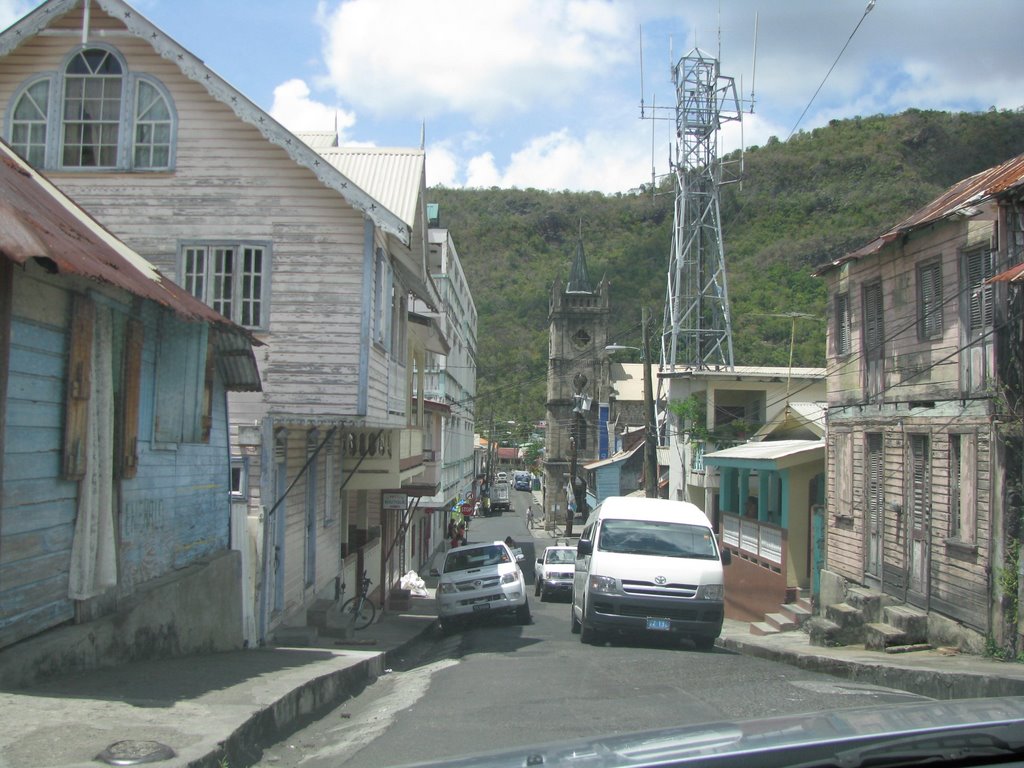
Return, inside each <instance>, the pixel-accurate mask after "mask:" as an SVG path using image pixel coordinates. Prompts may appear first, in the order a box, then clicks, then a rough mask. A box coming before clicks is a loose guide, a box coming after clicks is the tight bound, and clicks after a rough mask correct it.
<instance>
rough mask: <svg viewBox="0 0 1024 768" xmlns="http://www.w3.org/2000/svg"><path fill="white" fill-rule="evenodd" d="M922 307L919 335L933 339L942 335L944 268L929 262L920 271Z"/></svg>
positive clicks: (919, 319) (920, 310)
mask: <svg viewBox="0 0 1024 768" xmlns="http://www.w3.org/2000/svg"><path fill="white" fill-rule="evenodd" d="M918 280H919V282H920V296H919V301H920V307H919V315H918V322H919V326H918V331H919V333H918V337H919V338H921V339H931V338H934V337H936V336H941V335H942V268H941V265H939V264H929V265H927V266H924V267H922V268H921V269H920V271H919V272H918Z"/></svg>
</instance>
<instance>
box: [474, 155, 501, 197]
mask: <svg viewBox="0 0 1024 768" xmlns="http://www.w3.org/2000/svg"><path fill="white" fill-rule="evenodd" d="M465 186H467V187H479V188H484V189H486V188H488V187H498V186H502V178H501V174H500V173H499V172H498V168H497V166H495V164H494V155H492V154H491V153H490V152H485V153H484V154H482V155H477V156H476V157H474V158H471V159H470V161H469V163H468V167H467V169H466V184H465Z"/></svg>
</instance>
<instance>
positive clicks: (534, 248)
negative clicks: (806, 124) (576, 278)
mask: <svg viewBox="0 0 1024 768" xmlns="http://www.w3.org/2000/svg"><path fill="white" fill-rule="evenodd" d="M1022 152H1024V114H1022V113H1018V112H1009V111H1002V112H1000V111H995V110H992V111H989V112H987V113H977V114H973V113H972V114H964V113H961V114H950V113H945V112H922V111H919V110H910V111H907V112H904V113H903V114H900V115H895V116H875V117H868V118H861V117H857V118H853V119H849V120H835V121H833V122H832V123H831V124H830V125H829V126H827V127H825V128H819V129H815V130H813V131H810V132H806V133H804V132H801V133H799V134H797V135H795V136H793V137H792V138H791V139H789V140H788V141H786V142H781V141H778V140H777V139H774V138H772V139H770V140H769V141H768V143H767V144H766V145H765V146H763V147H752V148H750V149H748V150H747V153H746V156H745V157H744V173H743V182H742V184H731V185H728V186H725V187H723V189H722V196H721V211H722V229H723V237H724V242H725V254H726V257H725V258H726V270H727V275H728V285H729V299H730V303H731V306H732V322H733V342H734V349H735V361H736V364H737V365H786V364H787V363H788V361H789V344H790V334H791V331H792V329H794V328H795V350H794V364H795V365H801V366H820V365H824V354H825V353H824V350H825V323H824V318H825V304H826V296H825V286H824V284H823V282H822V281H821V280H820V279H818V278H815V277H812V276H811V272H812V271H813V269H814V267H815V266H816V265H819V264H821V263H823V262H825V261H827V260H830V259H834V258H836V257H838V256H841V255H843V254H844V253H847V252H849V251H851V250H853V249H855V248H857V247H859V246H861V245H864V244H865V243H867V242H868V241H870V240H871V239H873V238H874V237H875V236H877V235H878V234H880V233H881V232H883V231H885V230H886V229H888V228H889V227H891V226H893V225H894V224H896V223H898V222H899V221H901V220H902V219H904V218H905V217H907V216H908V215H910V214H911V213H913V212H914V211H915V210H916V209H918V208H920V207H921V206H922V205H924V204H925V203H927V202H929V201H930V200H932V199H934V198H935V197H937V196H938V195H939V194H940V193H941V192H942V191H943V190H945V189H946V188H947V187H948V186H950V185H951V184H953V183H955V182H957V181H959V180H960V179H962V178H965V177H967V176H970V175H971V174H974V173H977V172H978V171H981V170H984V169H986V168H989V167H991V166H993V165H996V164H998V163H1000V162H1002V161H1004V160H1007V159H1009V158H1011V157H1014V156H1015V155H1018V154H1020V153H1022ZM727 159H730V160H737V159H738V155H737V156H734V157H732V158H727ZM594 162H600V158H594ZM637 171H638V177H639V176H640V175H641V174H642V173H643V169H637ZM639 189H640V191H639V192H632V193H624V194H616V195H604V194H600V193H596V192H594V193H576V192H542V191H538V190H535V189H527V190H508V189H497V188H492V189H445V188H433V189H431V190H429V192H428V199H429V200H430V202H436V203H438V204H439V205H440V216H441V225H442V226H444V227H447V228H448V229H450V230H451V231H452V235H453V237H454V240H455V245H456V248H457V249H458V252H459V256H460V258H461V260H462V265H463V268H464V269H465V271H466V275H467V279H468V281H469V284H470V286H471V288H472V291H473V297H474V300H475V302H476V307H477V312H478V313H479V326H478V334H479V358H478V401H477V410H476V414H477V422H478V425H479V426H480V428H482V429H486V424H487V422H488V421H489V420H490V419H491V418H494V419H495V421H496V422H497V423H499V424H500V423H505V422H507V421H508V420H514V421H516V422H518V423H521V424H526V423H529V422H531V421H536V420H538V419H541V418H543V416H544V401H545V375H546V367H547V335H548V320H547V313H548V305H549V299H550V293H551V287H552V284H553V283H554V281H555V280H556V279H559V278H560V279H562V280H563V281H564V280H565V278H566V277H567V276H568V271H569V265H570V263H571V261H572V257H573V255H574V253H575V250H576V243H577V240H578V238H579V236H580V234H581V233H582V239H583V244H584V249H585V252H586V255H587V263H588V266H589V269H590V275H591V279H592V280H593V281H594V282H595V283H596V282H597V281H598V280H600V279H601V277H602V276H606V277H607V278H608V280H609V282H610V283H611V303H612V308H613V312H612V315H613V316H612V321H611V323H612V326H611V334H612V337H613V338H615V339H616V340H618V341H619V342H620V343H623V344H632V345H636V344H638V343H639V339H640V332H639V325H640V313H641V305H645V306H647V307H648V308H649V309H650V314H651V316H652V318H654V319H655V321H656V322H657V323H658V324H659V325H660V319H661V317H662V313H663V307H664V298H665V291H666V276H665V273H666V271H667V268H668V259H669V249H670V242H671V229H672V206H673V191H672V187H671V181H670V180H669V179H666V180H665V181H664V182H663V183H662V184H661V185H660V186H659V187H658V188H657V189H652V188H651V185H650V184H647V185H645V186H643V187H640V188H639ZM790 313H801V314H804V315H809V316H810V317H800V318H797V319H796V320H793V319H792V318H791V317H786V316H783V317H780V315H787V314H790ZM655 335H656V334H655ZM622 359H623V360H627V359H628V358H626V357H625V356H623V357H622Z"/></svg>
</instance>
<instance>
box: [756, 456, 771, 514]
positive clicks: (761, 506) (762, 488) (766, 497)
mask: <svg viewBox="0 0 1024 768" xmlns="http://www.w3.org/2000/svg"><path fill="white" fill-rule="evenodd" d="M772 474H773V473H772V472H771V471H770V470H767V469H762V470H761V473H760V474H759V475H758V476H757V478H758V481H759V482H758V491H757V519H758V520H759V521H761V522H762V523H764V522H767V521H768V502H769V501H771V496H772Z"/></svg>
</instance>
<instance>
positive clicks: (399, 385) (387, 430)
mask: <svg viewBox="0 0 1024 768" xmlns="http://www.w3.org/2000/svg"><path fill="white" fill-rule="evenodd" d="M0 108H2V109H3V110H4V114H3V117H4V121H3V130H4V136H5V137H6V138H7V139H9V140H10V143H11V144H12V146H13V147H14V149H15V150H16V151H17V152H18V153H19V154H20V155H22V156H23V157H25V158H26V159H27V160H28V161H29V162H30V163H31V164H32V165H33V166H35V167H37V168H39V169H42V170H44V171H45V172H46V174H47V175H48V176H49V177H50V178H51V179H52V180H53V181H54V182H55V183H56V184H58V185H59V186H61V188H63V189H65V190H66V191H67V192H68V193H69V194H70V195H72V196H73V197H75V199H76V200H77V201H78V202H79V204H81V205H82V206H83V208H85V209H86V210H87V211H88V212H89V213H90V214H91V215H92V216H94V217H95V218H96V219H97V220H98V221H101V222H103V223H104V225H105V226H106V227H108V228H109V229H110V230H111V231H112V232H113V233H115V234H116V235H117V236H118V237H120V238H121V239H123V240H124V241H125V242H126V243H128V244H130V245H131V247H133V248H134V249H135V250H136V251H138V252H139V253H141V254H143V255H144V256H145V257H146V258H147V259H149V260H150V261H152V262H153V263H154V264H156V265H157V266H158V267H159V268H160V269H162V270H163V271H164V272H165V273H166V274H168V275H172V276H174V279H175V280H176V281H177V282H178V283H179V284H180V285H181V286H183V287H184V288H185V289H186V290H187V291H188V292H189V293H191V294H193V295H194V296H196V297H198V298H200V299H201V300H203V301H204V302H206V303H207V304H209V305H210V306H211V307H212V308H214V309H216V310H217V311H219V312H220V313H222V314H223V315H224V316H226V317H228V318H230V319H231V320H233V321H235V322H236V323H238V324H240V325H241V326H243V327H245V328H246V329H248V330H249V331H251V333H252V334H253V335H254V336H255V337H256V338H257V339H258V340H259V341H261V342H262V343H263V346H262V347H260V349H259V354H258V362H259V366H260V373H261V377H262V389H261V391H260V392H258V393H252V394H244V393H238V394H237V395H235V394H233V395H232V397H231V398H230V418H231V425H232V426H231V446H232V448H231V456H232V475H231V476H232V489H231V492H232V499H233V502H234V519H235V525H234V533H233V536H234V537H235V538H236V539H237V540H239V541H244V542H245V546H244V549H245V552H244V558H243V560H244V562H245V563H246V564H247V568H246V570H245V574H244V588H245V590H246V594H247V595H248V599H247V600H246V608H245V617H244V623H245V632H246V639H247V640H248V641H249V642H250V643H261V642H264V641H266V640H268V639H271V637H272V635H273V634H274V632H275V631H276V630H277V629H278V628H281V627H284V626H286V625H290V624H305V622H306V615H307V610H308V609H309V608H310V607H311V606H314V605H316V604H317V603H318V601H325V600H326V601H333V600H335V599H337V598H338V597H339V596H341V594H342V591H343V590H344V592H345V596H350V595H351V594H352V593H353V591H354V590H355V589H356V588H357V586H358V579H359V575H360V574H361V573H362V572H363V571H364V570H365V571H367V572H368V574H369V576H370V577H371V579H372V580H373V582H374V586H373V588H374V590H375V594H376V595H377V596H378V597H381V596H385V595H386V594H387V589H388V588H389V587H390V586H391V585H392V582H393V581H394V580H396V578H397V573H396V568H397V565H396V562H397V561H396V560H395V559H394V556H395V555H396V554H397V551H398V550H396V546H397V542H398V541H399V540H400V539H403V538H404V537H405V535H406V533H407V531H408V524H409V522H410V520H409V516H410V514H411V512H412V510H413V509H414V507H415V504H416V500H417V499H418V498H419V497H420V496H421V495H428V496H429V495H433V493H435V492H436V487H435V486H437V485H438V484H437V483H432V484H429V485H430V487H426V485H425V484H424V483H423V482H421V480H422V479H423V476H424V473H425V472H427V471H428V467H427V466H426V465H427V463H428V457H429V456H432V455H434V451H435V450H436V448H439V447H440V446H439V445H438V446H436V447H435V446H434V445H430V446H426V445H425V444H424V440H425V428H424V426H425V417H424V411H423V409H424V403H423V400H422V399H421V400H420V401H419V403H418V404H415V403H414V401H413V391H414V383H413V372H414V371H417V370H419V371H423V369H424V366H423V361H424V360H425V359H426V357H425V356H426V354H427V351H428V348H429V347H430V346H432V342H431V341H430V340H428V337H431V338H433V339H434V340H436V338H437V336H438V334H439V331H438V327H437V325H436V323H430V322H427V323H425V324H418V325H417V327H416V328H415V329H413V328H411V325H410V311H409V310H410V301H411V297H413V296H415V297H416V298H418V299H420V300H421V301H422V302H423V303H424V304H425V306H427V307H431V308H435V309H436V308H437V307H438V297H437V291H436V289H435V287H434V284H433V282H432V280H431V276H430V275H431V271H432V270H431V266H430V264H429V258H430V251H429V247H428V237H427V223H426V208H425V206H426V204H425V201H424V198H423V195H424V190H425V180H424V179H425V177H424V153H423V152H422V150H362V151H348V150H345V149H344V148H339V147H337V141H336V138H335V139H334V140H333V141H332V140H328V141H326V142H322V143H317V142H313V141H312V140H310V141H304V140H302V139H301V138H300V137H298V136H296V135H295V134H293V133H291V132H289V131H288V130H286V129H285V128H284V127H282V126H281V125H280V124H279V123H277V121H275V120H274V119H273V118H272V117H271V116H270V115H269V114H267V113H266V112H264V111H263V110H262V109H260V108H259V107H257V106H256V105H255V104H253V103H252V102H251V101H249V100H248V99H247V98H246V97H245V96H244V95H243V94H242V93H240V92H239V91H238V90H237V89H235V88H234V87H232V86H231V85H230V84H229V83H227V82H225V81H224V80H222V79H221V78H220V77H218V76H217V74H216V73H215V72H213V71H212V70H210V69H209V68H208V67H206V66H205V65H204V64H203V62H202V60H201V58H200V57H198V56H196V55H194V54H192V53H191V52H189V51H187V50H185V49H184V48H182V47H181V46H180V45H178V44H177V43H176V42H175V41H174V40H173V39H171V38H170V37H169V36H168V35H166V34H165V33H164V32H163V31H162V30H161V29H159V28H157V27H156V26H154V25H153V24H151V23H150V22H149V21H148V20H147V19H146V18H145V17H144V16H142V15H141V14H139V13H138V11H136V10H135V9H134V8H132V7H131V6H129V5H128V4H127V3H124V2H121V0H90V1H88V2H85V3H83V2H82V0H48V1H47V2H44V3H42V4H41V5H40V6H39V7H38V8H37V9H36V10H34V11H33V12H32V13H30V14H29V15H28V16H26V17H25V18H23V19H22V20H21V21H19V22H17V23H16V24H15V25H13V26H12V27H11V28H9V29H8V30H6V31H5V32H4V33H2V34H0ZM314 145H315V146H314ZM433 346H435V347H436V346H437V345H433ZM417 359H419V360H420V361H421V362H420V366H419V368H417V363H416V361H417ZM419 391H423V390H422V388H420V389H419ZM385 499H387V501H388V502H389V503H388V504H387V505H386V504H385V503H384V501H385ZM399 501H400V502H401V504H402V505H404V506H403V508H401V509H399V508H393V507H395V506H396V503H397V502H399Z"/></svg>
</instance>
